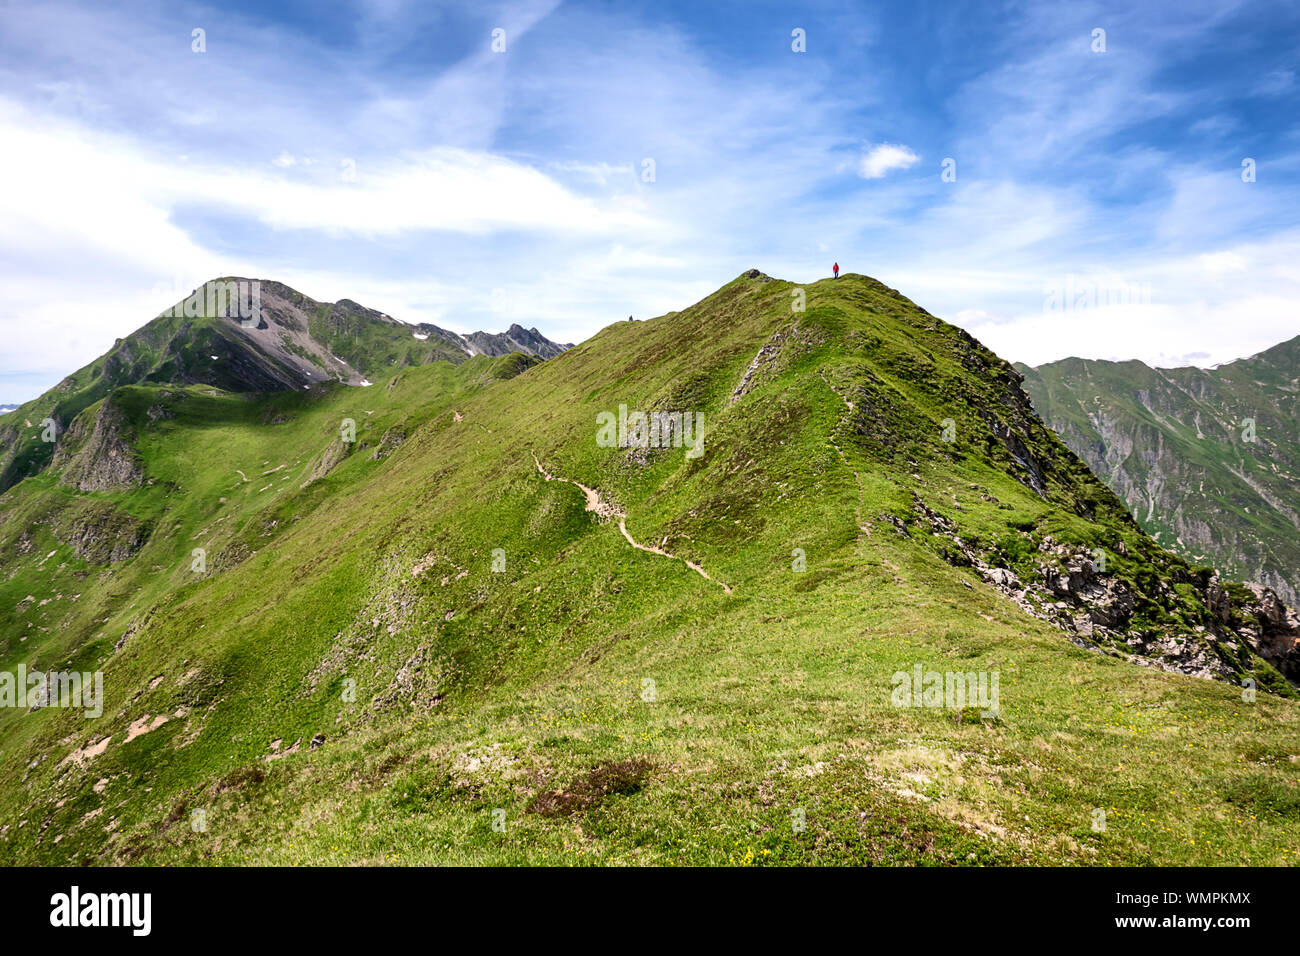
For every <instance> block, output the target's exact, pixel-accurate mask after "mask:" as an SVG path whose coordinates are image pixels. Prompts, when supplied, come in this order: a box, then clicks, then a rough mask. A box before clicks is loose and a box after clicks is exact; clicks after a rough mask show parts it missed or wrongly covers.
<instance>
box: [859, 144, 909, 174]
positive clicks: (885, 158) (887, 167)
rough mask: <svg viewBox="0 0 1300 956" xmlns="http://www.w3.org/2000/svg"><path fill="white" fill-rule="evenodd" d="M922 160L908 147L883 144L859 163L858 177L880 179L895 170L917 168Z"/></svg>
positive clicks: (873, 149)
mask: <svg viewBox="0 0 1300 956" xmlns="http://www.w3.org/2000/svg"><path fill="white" fill-rule="evenodd" d="M920 159H921V157H920V156H917V155H916V153H914V152H912V151H911V150H910V149H908V148H907V147H906V146H899V145H896V144H894V143H881V144H880V145H879V146H876V147H874V148H872V149H871V150H870V151H869V152H868V153H867V154H866V155H865V156H863V157H862V159H861V161H860V162H859V163H858V175H859V176H861V177H862V178H863V179H880V178H882V177H884V176H885V174H887V173H890V172H893V171H894V170H895V169H907V168H909V167H911V166H915V165H916V164H917V163H918V162H919V161H920Z"/></svg>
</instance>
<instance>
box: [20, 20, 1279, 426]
mask: <svg viewBox="0 0 1300 956" xmlns="http://www.w3.org/2000/svg"><path fill="white" fill-rule="evenodd" d="M195 29H202V30H203V31H204V39H205V44H206V49H205V51H204V52H195V51H194V50H193V40H192V33H193V31H194V30H195ZM497 29H500V30H504V31H505V33H504V36H505V49H504V51H501V52H497V51H494V50H493V49H492V39H493V31H494V30H497ZM795 30H802V31H803V32H804V36H805V38H806V41H805V42H806V51H805V52H796V51H795V50H794V49H792V46H793V45H794V39H793V37H792V32H793V31H795ZM1096 30H1104V31H1105V49H1104V51H1101V50H1099V49H1094V47H1096V46H1097V45H1098V44H1097V41H1096V39H1095V38H1094V31H1096ZM1298 72H1300V6H1297V5H1296V4H1294V3H1282V2H1278V3H1248V2H1247V3H1224V2H1221V3H1197V2H1194V0H1193V2H1178V3H1154V2H1153V3H1144V4H1124V5H1119V4H1113V5H1112V4H1089V3H1004V4H991V3H978V4H977V3H972V4H960V3H952V2H940V3H926V2H909V3H889V4H871V3H857V4H855V3H812V4H803V5H800V4H775V3H773V4H766V3H756V2H746V3H708V4H706V3H698V2H693V3H671V2H670V3H665V2H653V3H651V2H645V3H638V2H623V3H612V2H611V3H559V2H554V0H530V2H517V3H516V2H503V3H490V2H470V3H430V2H425V3H404V2H399V0H375V2H361V3H342V2H335V3H329V2H315V0H314V2H295V3H282V4H274V3H264V2H247V3H237V4H225V5H221V6H214V5H205V4H189V3H185V2H165V3H164V2H158V3H147V4H145V3H141V4H120V5H117V6H115V7H109V6H108V5H106V4H79V3H65V2H60V0H53V2H50V0H42V2H38V3H28V2H25V0H8V2H7V3H6V4H4V5H3V6H0V138H2V141H3V142H4V143H5V149H4V150H3V151H0V171H2V172H3V174H4V176H3V181H4V183H5V186H6V188H5V189H4V190H3V191H0V285H2V287H3V290H4V295H3V296H0V327H2V328H3V332H4V335H3V338H2V339H0V402H16V401H23V400H26V399H29V398H32V397H34V396H35V395H37V394H39V393H40V392H41V391H43V390H44V389H46V388H48V387H50V386H51V385H53V384H55V383H56V382H57V381H58V380H59V379H60V378H62V376H63V375H65V374H66V373H68V372H70V371H72V370H73V369H75V368H77V367H79V366H81V365H83V364H85V363H86V362H88V361H90V360H92V359H93V358H95V357H96V356H98V355H99V354H101V353H103V352H104V351H105V350H106V349H107V348H109V347H110V346H111V345H112V343H113V340H114V339H115V338H117V337H119V336H123V335H125V334H127V333H129V332H130V331H132V330H133V329H135V328H137V327H139V326H140V325H142V324H143V323H144V322H145V321H146V320H147V319H148V318H149V316H151V315H153V314H156V313H157V312H159V311H161V310H162V309H163V308H166V307H167V306H169V305H170V304H172V303H173V302H175V301H176V300H178V299H179V298H181V297H182V296H184V295H185V294H187V293H188V292H189V290H190V289H192V288H193V287H195V286H196V285H198V284H199V283H201V282H202V281H204V280H205V279H208V278H211V277H214V276H217V275H227V274H237V275H246V276H253V277H260V278H274V279H279V280H281V281H284V282H287V283H288V284H290V285H292V286H294V287H296V288H298V289H300V290H301V291H303V292H305V293H306V294H308V295H310V296H312V297H314V298H317V299H321V300H334V299H338V298H343V297H348V298H352V299H356V300H357V301H360V302H363V303H365V304H366V305H370V306H372V307H375V308H378V309H381V310H383V311H385V312H388V313H389V314H391V315H393V316H395V317H397V318H400V319H404V320H406V321H410V322H419V321H432V322H436V323H438V324H440V325H443V326H447V327H451V328H455V329H458V330H461V331H471V330H474V329H479V328H483V329H487V330H489V331H496V330H499V329H502V328H504V327H506V326H507V325H509V324H510V323H512V322H520V323H522V324H524V325H526V326H534V325H535V326H537V327H538V328H539V329H540V330H541V331H542V332H544V333H545V334H547V335H548V336H550V337H551V338H554V339H557V340H562V341H579V340H581V339H583V338H585V337H587V336H589V335H591V334H593V333H594V332H596V331H597V330H599V329H600V328H602V327H603V326H605V325H607V324H609V323H610V322H612V321H616V320H618V319H620V318H624V317H626V316H627V315H628V314H634V315H636V316H637V317H639V318H641V317H650V316H653V315H658V314H661V313H663V312H666V311H670V310H673V309H680V308H683V307H684V306H686V305H688V304H690V303H691V302H694V301H696V300H698V299H699V298H701V297H702V296H704V295H707V294H708V293H709V292H711V291H712V290H713V289H715V288H716V287H717V286H719V285H721V284H722V283H724V282H726V281H728V280H730V279H732V278H734V277H735V276H736V275H737V274H739V273H740V272H741V271H743V270H745V269H748V268H750V267H757V268H759V269H762V270H763V271H765V272H767V273H769V274H771V275H775V276H778V277H781V278H788V279H792V280H795V281H812V280H814V279H816V278H819V277H821V276H823V275H825V274H827V273H828V271H829V268H830V264H831V262H832V261H838V262H839V263H840V265H841V267H842V268H844V269H845V270H848V271H853V272H863V273H866V274H868V275H873V276H875V277H877V278H879V279H881V280H882V281H884V282H886V283H888V284H890V285H892V286H894V287H895V288H898V289H900V290H901V291H902V292H904V293H905V294H906V295H908V296H910V297H911V298H912V299H913V300H915V301H916V302H918V303H920V304H921V305H923V306H925V307H926V308H928V309H929V310H930V311H932V312H934V313H935V314H937V315H940V316H942V317H944V318H946V319H948V320H949V321H952V322H955V323H957V324H959V325H962V326H963V327H965V328H967V329H968V330H970V331H971V332H972V333H973V334H974V335H976V336H977V337H978V338H980V339H981V340H982V341H984V342H985V344H987V345H989V346H990V347H991V348H993V349H994V350H995V351H997V352H998V353H999V354H1001V355H1003V356H1004V357H1006V358H1009V359H1012V360H1022V361H1028V362H1031V363H1039V362H1044V361H1049V360H1052V359H1056V358H1061V357H1064V356H1066V355H1084V356H1088V357H1095V358H1141V359H1143V360H1145V361H1148V362H1151V363H1153V364H1161V365H1175V364H1200V365H1209V364H1213V363H1216V362H1221V361H1227V360H1230V359H1232V358H1235V357H1239V356H1242V355H1248V354H1251V353H1253V352H1256V351H1259V350H1261V349H1263V348H1266V347H1268V346H1269V345H1272V344H1274V343H1276V342H1278V341H1282V340H1284V339H1287V338H1290V337H1292V336H1293V335H1295V334H1297V333H1300V124H1298V122H1297V117H1300V109H1298V108H1297V96H1298V94H1300V85H1298V83H1297V73H1298ZM647 159H650V160H653V163H654V177H653V180H652V181H647V180H646V177H645V175H644V170H645V169H646V166H645V161H646V160H647ZM1246 159H1250V160H1253V161H1254V173H1255V176H1254V181H1253V182H1248V181H1244V180H1243V167H1242V162H1243V160H1246ZM945 160H952V161H953V163H952V164H950V167H951V168H954V169H955V173H956V176H955V180H953V181H947V180H945V178H944V177H943V176H942V175H941V173H942V172H943V170H944V161H945ZM949 179H951V177H949ZM683 347H689V344H688V343H684V345H683Z"/></svg>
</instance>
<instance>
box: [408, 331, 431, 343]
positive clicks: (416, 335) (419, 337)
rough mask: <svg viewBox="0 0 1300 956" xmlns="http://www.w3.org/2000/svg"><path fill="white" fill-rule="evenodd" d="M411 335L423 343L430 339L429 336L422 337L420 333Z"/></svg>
mask: <svg viewBox="0 0 1300 956" xmlns="http://www.w3.org/2000/svg"><path fill="white" fill-rule="evenodd" d="M411 334H412V335H414V336H415V337H416V338H417V339H419V340H420V341H421V342H423V341H424V340H425V339H427V338H428V336H427V335H421V334H420V333H419V332H412V333H411Z"/></svg>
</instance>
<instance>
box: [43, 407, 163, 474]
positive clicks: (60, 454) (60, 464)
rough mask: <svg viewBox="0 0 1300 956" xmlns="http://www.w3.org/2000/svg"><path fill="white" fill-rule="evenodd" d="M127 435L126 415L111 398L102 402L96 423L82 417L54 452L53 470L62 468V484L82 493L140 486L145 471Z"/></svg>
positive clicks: (75, 422)
mask: <svg viewBox="0 0 1300 956" xmlns="http://www.w3.org/2000/svg"><path fill="white" fill-rule="evenodd" d="M88 431H89V435H87V434H86V433H87V432H88ZM128 436H129V427H128V424H127V420H126V415H125V414H124V413H123V412H122V410H121V409H120V408H119V407H118V406H117V404H116V403H115V402H114V401H113V400H112V398H106V399H104V401H103V402H101V403H100V406H99V411H98V412H97V413H96V414H95V418H94V422H93V424H88V423H87V418H86V416H85V415H79V416H78V417H77V418H75V419H74V420H73V422H72V425H71V427H69V428H68V431H67V433H66V434H65V435H64V436H63V440H62V442H60V444H59V446H58V449H57V450H56V451H55V453H54V461H53V465H54V467H55V468H62V469H63V474H62V476H60V478H59V481H60V483H61V484H65V485H72V486H74V487H76V488H77V489H79V490H80V491H114V490H118V489H122V488H134V487H138V486H139V485H140V483H141V482H142V481H143V480H144V470H143V468H141V466H140V460H139V456H138V455H137V454H136V452H135V449H134V448H133V447H131V443H130V441H129V440H128Z"/></svg>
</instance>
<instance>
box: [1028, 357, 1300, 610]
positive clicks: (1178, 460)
mask: <svg viewBox="0 0 1300 956" xmlns="http://www.w3.org/2000/svg"><path fill="white" fill-rule="evenodd" d="M1016 367H1017V368H1018V369H1019V370H1020V372H1021V373H1022V374H1024V376H1025V382H1024V387H1025V390H1026V391H1027V392H1028V393H1029V395H1030V397H1031V398H1032V399H1033V403H1034V408H1035V409H1036V410H1037V412H1038V413H1039V414H1040V415H1041V416H1042V417H1043V419H1044V420H1046V421H1047V423H1048V424H1049V425H1051V426H1052V428H1053V429H1054V430H1055V431H1056V432H1057V434H1059V435H1060V436H1061V438H1062V439H1064V441H1065V443H1066V444H1067V445H1069V446H1070V448H1071V449H1072V450H1073V451H1074V452H1075V453H1076V454H1077V455H1079V456H1080V457H1081V458H1083V459H1084V460H1085V461H1086V462H1087V463H1088V465H1089V466H1090V467H1091V468H1092V470H1093V471H1094V472H1096V474H1097V475H1098V476H1099V477H1100V478H1101V479H1102V480H1104V481H1105V482H1106V483H1107V484H1108V485H1110V487H1111V488H1112V489H1114V491H1115V492H1116V493H1117V494H1118V495H1119V496H1120V497H1121V498H1123V499H1124V501H1125V503H1127V504H1128V506H1129V508H1130V509H1132V511H1133V514H1134V515H1135V516H1136V517H1137V519H1138V522H1139V523H1140V524H1141V525H1142V527H1143V528H1144V529H1145V530H1146V531H1147V532H1148V533H1149V534H1150V535H1151V536H1152V537H1154V538H1155V539H1156V540H1157V541H1159V542H1160V543H1161V544H1163V545H1164V546H1165V547H1167V548H1169V549H1171V550H1173V551H1175V552H1177V553H1179V554H1181V555H1183V556H1184V557H1186V558H1188V559H1189V560H1191V561H1194V562H1197V563H1204V564H1213V565H1214V566H1215V567H1217V568H1218V569H1219V570H1220V571H1222V572H1223V573H1224V574H1225V575H1227V576H1229V577H1232V578H1237V579H1240V580H1244V581H1253V582H1258V583H1259V584H1263V585H1267V586H1268V587H1271V588H1273V589H1274V590H1275V591H1276V592H1277V593H1278V594H1279V595H1281V596H1282V597H1283V598H1284V599H1285V600H1286V601H1287V603H1289V604H1291V605H1293V606H1294V605H1295V604H1297V603H1300V336H1297V337H1296V338H1293V339H1291V340H1289V341H1287V342H1283V343H1281V344H1280V345H1276V346H1274V347H1273V348H1270V349H1268V350H1266V351H1264V352H1260V353H1259V354H1258V355H1253V356H1251V357H1250V358H1245V359H1240V360H1239V361H1236V362H1230V363H1228V364H1226V365H1221V366H1219V367H1217V368H1213V369H1201V368H1175V369H1159V368H1151V367H1149V366H1147V365H1144V364H1143V363H1142V362H1137V361H1130V362H1106V361H1093V360H1087V359H1079V358H1068V359H1064V360H1062V361H1059V362H1052V363H1050V364H1048V365H1041V366H1039V367H1038V368H1030V367H1029V366H1026V365H1017V366H1016Z"/></svg>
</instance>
